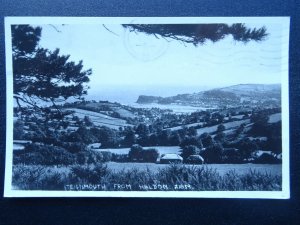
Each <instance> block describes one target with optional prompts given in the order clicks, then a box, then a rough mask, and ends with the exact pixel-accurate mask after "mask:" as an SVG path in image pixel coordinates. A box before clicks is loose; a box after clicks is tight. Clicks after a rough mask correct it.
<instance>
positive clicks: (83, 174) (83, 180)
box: [69, 163, 111, 184]
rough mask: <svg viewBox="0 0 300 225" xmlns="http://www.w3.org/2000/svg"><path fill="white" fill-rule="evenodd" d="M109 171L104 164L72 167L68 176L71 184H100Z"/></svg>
mask: <svg viewBox="0 0 300 225" xmlns="http://www.w3.org/2000/svg"><path fill="white" fill-rule="evenodd" d="M110 173H111V171H110V170H109V169H108V168H107V166H106V165H105V164H102V163H98V164H95V165H85V166H73V167H72V168H71V172H70V174H69V179H70V182H71V183H72V184H73V183H75V184H101V182H102V181H103V180H105V177H106V176H108V175H109V174H110Z"/></svg>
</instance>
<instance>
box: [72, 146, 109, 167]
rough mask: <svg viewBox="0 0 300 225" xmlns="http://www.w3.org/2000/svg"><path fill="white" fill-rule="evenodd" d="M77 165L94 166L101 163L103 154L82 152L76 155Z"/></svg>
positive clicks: (90, 151)
mask: <svg viewBox="0 0 300 225" xmlns="http://www.w3.org/2000/svg"><path fill="white" fill-rule="evenodd" d="M76 158H77V160H76V161H77V163H78V164H80V165H83V164H94V163H99V162H103V161H104V158H103V154H102V153H101V152H96V151H92V150H88V151H82V152H79V153H77V154H76Z"/></svg>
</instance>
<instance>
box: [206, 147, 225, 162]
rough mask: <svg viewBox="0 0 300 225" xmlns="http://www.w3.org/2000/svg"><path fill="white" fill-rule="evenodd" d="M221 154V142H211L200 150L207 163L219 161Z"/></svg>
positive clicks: (220, 160)
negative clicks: (211, 143)
mask: <svg viewBox="0 0 300 225" xmlns="http://www.w3.org/2000/svg"><path fill="white" fill-rule="evenodd" d="M222 155H223V147H222V145H221V144H213V145H211V146H209V147H207V148H206V149H205V150H204V151H203V152H201V156H202V157H203V158H204V160H205V162H207V163H221V162H222Z"/></svg>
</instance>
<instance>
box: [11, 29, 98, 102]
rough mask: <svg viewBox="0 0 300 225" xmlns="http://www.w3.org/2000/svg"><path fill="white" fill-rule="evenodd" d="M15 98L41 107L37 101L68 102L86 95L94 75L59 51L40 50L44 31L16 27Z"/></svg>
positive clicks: (14, 58) (14, 30)
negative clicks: (90, 78) (88, 83)
mask: <svg viewBox="0 0 300 225" xmlns="http://www.w3.org/2000/svg"><path fill="white" fill-rule="evenodd" d="M11 31H12V50H13V79H14V98H15V99H16V100H17V103H18V104H19V105H20V101H22V102H23V103H26V104H29V105H31V106H35V107H37V104H36V102H37V101H46V102H52V103H53V104H55V102H57V101H64V100H66V99H68V98H69V97H75V98H81V97H82V95H84V94H86V92H87V86H85V83H87V82H88V81H89V78H88V76H89V75H91V73H92V71H91V70H90V69H89V70H85V71H84V70H83V64H82V61H80V62H79V63H78V64H76V63H75V62H72V61H69V58H70V56H69V55H60V54H59V49H56V50H54V51H50V50H48V49H45V48H41V47H39V45H38V44H39V40H40V38H41V31H42V29H41V28H40V27H36V28H34V27H32V26H29V25H13V26H12V30H11Z"/></svg>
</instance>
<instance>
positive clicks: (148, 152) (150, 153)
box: [140, 148, 159, 163]
mask: <svg viewBox="0 0 300 225" xmlns="http://www.w3.org/2000/svg"><path fill="white" fill-rule="evenodd" d="M158 156H159V153H158V151H157V150H156V149H154V148H150V149H145V150H142V151H141V152H140V157H141V158H142V161H143V162H153V163H155V162H156V161H157V158H158Z"/></svg>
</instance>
